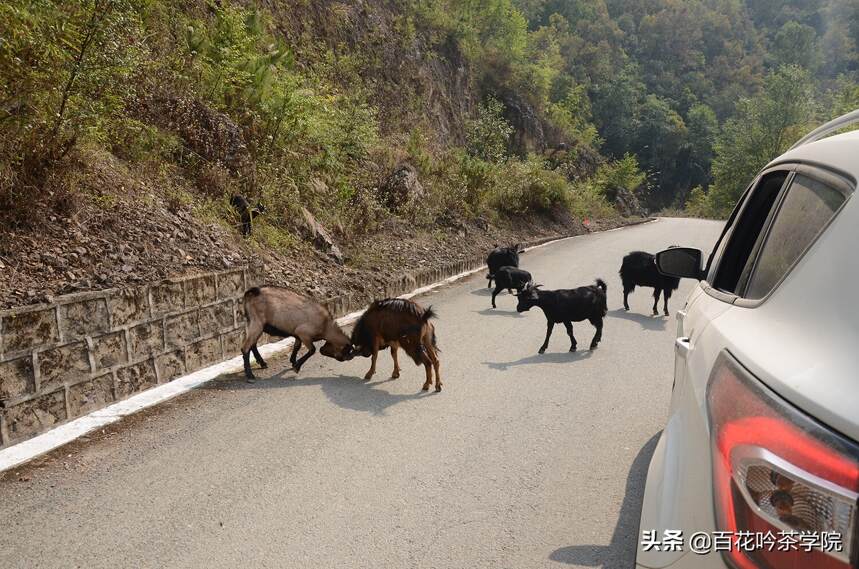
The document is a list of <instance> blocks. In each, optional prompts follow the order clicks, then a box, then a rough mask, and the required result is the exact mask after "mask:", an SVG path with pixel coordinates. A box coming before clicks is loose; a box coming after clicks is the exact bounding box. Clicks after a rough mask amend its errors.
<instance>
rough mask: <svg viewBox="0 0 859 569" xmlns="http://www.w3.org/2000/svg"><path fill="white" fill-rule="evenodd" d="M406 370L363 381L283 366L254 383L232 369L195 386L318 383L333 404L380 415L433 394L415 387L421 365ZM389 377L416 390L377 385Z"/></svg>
mask: <svg viewBox="0 0 859 569" xmlns="http://www.w3.org/2000/svg"><path fill="white" fill-rule="evenodd" d="M407 375H408V374H407V373H406V371H405V370H403V377H401V378H400V379H397V380H393V379H390V378H387V377H386V373H385V372H383V371H381V370H380V371H379V372H378V373H377V374H376V377H383V378H385V379H381V380H379V381H370V382H367V381H364V380H363V379H361V378H359V377H355V376H347V375H337V376H330V377H300V376H299V377H295V372H293V371H292V370H290V369H285V370H283V371H281V372H279V373H277V374H275V375H273V376H271V377H266V378H262V377H260V378H257V379H256V381H255V382H254V383H248V382H247V381H245V378H244V375H242V374H241V373H235V374H231V375H225V376H222V377H221V378H219V379H216V380H214V381H210V382H208V383H206V384H204V385H201V386H200V387H199V388H198V389H211V390H216V391H239V390H244V389H288V388H294V387H306V386H313V385H318V386H320V387H321V388H322V392H323V393H324V394H325V396H326V397H327V398H328V399H329V400H330V401H331V402H332V403H334V404H335V405H337V406H338V407H341V408H343V409H349V410H352V411H361V412H364V413H370V414H373V415H384V414H385V410H386V409H388V408H389V407H392V406H394V405H396V404H397V403H402V402H403V401H410V400H414V399H423V398H425V397H431V396H432V395H435V394H436V393H435V391H428V392H427V391H419V390H420V388H421V386H422V385H423V382H424V379H425V376H424V374H423V368H421V370H420V374H416V375H414V377H406V376H407ZM390 381H405V382H409V383H414V385H415V390H418V391H417V393H405V394H399V393H388V392H387V391H385V390H383V389H380V387H381V386H382V385H383V384H385V383H388V382H390Z"/></svg>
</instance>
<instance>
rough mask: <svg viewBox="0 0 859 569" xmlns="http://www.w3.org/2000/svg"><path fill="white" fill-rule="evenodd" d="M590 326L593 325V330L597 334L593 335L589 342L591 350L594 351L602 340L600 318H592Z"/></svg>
mask: <svg viewBox="0 0 859 569" xmlns="http://www.w3.org/2000/svg"><path fill="white" fill-rule="evenodd" d="M591 324H593V325H594V328H596V329H597V333H596V334H594V339H593V340H591V349H592V350H595V349H596V348H597V346H598V345H599V343H600V340H602V318H594V319H592V320H591Z"/></svg>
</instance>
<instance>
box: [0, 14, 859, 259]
mask: <svg viewBox="0 0 859 569" xmlns="http://www.w3.org/2000/svg"><path fill="white" fill-rule="evenodd" d="M288 4H289V5H288V6H279V5H277V4H271V5H269V4H265V5H264V4H262V3H254V2H234V1H226V0H225V1H222V2H214V1H211V0H196V1H190V2H172V1H169V0H74V1H71V2H58V1H56V0H11V1H8V2H3V3H2V5H0V29H2V30H3V32H2V34H3V37H2V41H0V84H2V86H3V88H2V91H0V216H2V218H3V219H2V221H3V223H4V224H6V225H7V226H10V227H15V228H17V229H21V230H23V229H26V228H28V227H29V228H36V227H37V226H38V225H39V223H42V222H44V221H45V220H46V219H50V216H51V215H59V216H73V215H75V212H77V211H79V210H81V209H82V208H93V207H96V208H102V209H104V210H110V209H111V204H112V203H113V201H114V200H115V199H117V196H116V195H115V194H120V197H122V193H123V192H126V193H128V192H132V193H133V192H137V193H138V194H139V199H148V200H152V199H161V200H164V202H165V203H166V204H167V206H168V207H171V208H176V209H180V208H188V209H190V210H191V211H192V212H193V214H194V215H195V216H196V217H198V218H199V219H202V220H204V221H206V222H214V223H219V224H221V225H223V226H224V227H225V228H234V226H235V223H236V219H235V214H234V212H233V211H232V210H231V208H230V207H229V199H230V196H231V195H233V194H242V195H245V196H247V197H248V198H249V199H250V200H252V201H254V202H256V201H260V202H263V203H264V204H265V205H266V209H267V212H266V215H265V216H263V217H261V218H260V220H259V223H258V225H257V227H256V231H255V232H254V239H256V240H257V242H258V243H259V244H260V245H263V246H267V247H272V248H275V249H289V248H290V247H292V246H294V245H295V244H296V243H297V240H298V237H297V235H298V229H297V224H298V221H297V220H300V219H301V216H302V211H303V210H307V211H309V212H312V214H313V215H314V216H315V217H316V218H317V219H319V220H320V221H321V222H322V223H323V224H325V225H326V226H328V227H333V228H335V230H336V232H337V233H339V234H342V235H347V236H348V235H358V234H362V233H368V232H373V231H376V230H378V228H379V227H380V226H381V225H382V224H383V223H384V221H385V220H386V219H389V218H391V217H397V218H400V219H402V220H406V221H408V222H409V223H411V224H413V225H414V226H417V227H427V228H432V227H435V226H437V225H439V224H442V225H444V224H445V223H460V222H462V221H474V220H482V221H483V222H486V221H489V222H497V221H500V220H504V219H510V218H511V217H516V216H522V215H528V216H544V215H553V216H557V215H559V214H564V215H569V214H571V215H573V216H575V217H577V218H600V217H611V216H616V215H618V214H619V213H618V211H621V212H624V213H627V212H628V210H629V209H630V208H631V210H635V209H636V206H637V203H632V202H638V201H639V200H640V201H641V202H643V203H644V204H645V205H646V206H647V207H648V208H649V209H651V210H656V209H661V208H667V207H674V208H685V210H686V211H687V212H688V213H690V214H692V215H700V216H712V217H720V216H724V215H725V214H726V212H727V211H729V210H730V207H731V206H732V204H733V203H734V201H735V200H736V198H737V196H738V195H739V192H740V191H742V189H743V186H744V184H745V183H746V182H747V181H748V180H749V178H750V177H751V175H752V174H753V173H754V172H755V171H756V170H757V169H758V168H760V167H761V166H762V165H763V164H764V163H766V162H767V161H768V160H769V159H770V158H772V157H773V156H774V155H775V154H777V153H778V152H780V151H782V150H784V149H785V148H786V147H787V146H788V145H789V144H790V143H792V142H793V141H794V140H795V139H796V138H797V137H798V136H799V135H800V133H802V132H803V131H805V130H806V129H808V128H809V127H810V126H811V125H813V124H815V123H817V122H819V121H821V120H824V119H826V118H830V117H831V116H833V115H835V114H838V113H839V112H842V111H845V110H847V109H852V108H856V107H859V86H857V85H859V84H857V74H859V55H857V53H859V52H857V46H856V41H857V38H859V7H857V6H856V4H855V3H853V2H849V1H847V0H826V1H825V2H809V1H806V0H767V1H761V2H733V1H728V0H712V1H706V2H705V1H700V2H698V1H696V2H680V1H678V0H658V1H656V2H652V1H649V0H648V1H644V0H637V1H634V2H626V1H623V2H621V1H619V0H563V1H562V0H468V1H464V2H463V1H455V0H427V1H421V2H412V1H408V0H401V1H398V2H393V3H385V2H367V3H365V6H364V7H363V8H357V7H353V6H349V5H348V4H346V3H336V2H319V3H316V2H294V3H288ZM264 6H266V7H264ZM397 66H399V67H397ZM404 162H407V163H408V164H410V165H412V166H413V167H414V169H415V170H416V173H417V177H418V179H419V180H420V183H421V186H422V189H423V191H424V193H420V192H417V193H415V194H414V195H409V196H406V197H407V199H405V200H401V201H403V203H401V204H399V203H398V204H397V207H391V203H392V201H391V199H390V196H386V195H385V192H387V191H390V188H388V187H386V184H385V180H386V179H387V178H388V176H389V175H390V173H391V172H392V171H394V170H395V169H396V168H397V167H398V166H399V165H400V164H402V163H404ZM107 171H109V173H106V172H107ZM106 182H110V183H106ZM619 204H620V205H619ZM621 206H622V207H621ZM627 206H630V207H627ZM35 212H39V213H38V214H36V213H35ZM43 214H44V215H43Z"/></svg>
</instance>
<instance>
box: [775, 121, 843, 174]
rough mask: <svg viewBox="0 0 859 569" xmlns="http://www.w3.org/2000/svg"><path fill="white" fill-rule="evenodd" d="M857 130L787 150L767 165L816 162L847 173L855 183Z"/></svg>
mask: <svg viewBox="0 0 859 569" xmlns="http://www.w3.org/2000/svg"><path fill="white" fill-rule="evenodd" d="M857 156H859V130H854V131H851V132H846V133H843V134H837V135H835V136H830V137H828V138H824V139H822V140H818V141H816V142H809V143H808V144H803V145H802V146H798V147H796V148H793V149H791V150H788V151H787V152H785V153H784V154H782V155H781V156H779V157H778V158H776V159H775V160H773V161H772V162H770V164H769V165H768V166H767V167H768V168H769V167H772V166H776V165H778V164H782V163H785V162H803V163H808V164H816V165H819V166H824V167H827V168H829V169H833V170H837V171H839V172H840V173H841V174H845V175H847V176H848V177H849V178H851V181H852V182H853V183H854V184H855V183H856V181H857V180H859V160H857V159H856V158H857Z"/></svg>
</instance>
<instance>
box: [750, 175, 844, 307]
mask: <svg viewBox="0 0 859 569" xmlns="http://www.w3.org/2000/svg"><path fill="white" fill-rule="evenodd" d="M844 199H845V198H844V195H843V194H842V193H841V192H839V191H837V190H835V189H833V188H831V187H829V186H827V185H825V184H823V183H822V182H818V181H817V180H813V179H811V178H808V177H806V176H803V175H800V174H798V175H797V176H796V177H794V179H793V181H792V182H791V184H790V187H789V188H788V190H787V194H786V196H785V198H784V202H783V203H782V205H781V207H780V208H779V210H778V213H777V214H776V216H775V220H774V221H773V223H772V226H771V229H770V231H769V234H768V235H767V237H766V241H765V242H764V244H763V246H762V247H761V250H760V255H759V256H758V258H757V261H756V263H755V268H754V273H753V274H752V277H751V279H750V280H749V285H748V288H747V290H746V293H745V294H744V295H743V296H745V297H746V298H750V299H759V298H763V297H764V296H766V295H767V294H769V292H770V291H771V290H772V289H773V287H774V286H775V285H776V283H778V282H779V281H780V280H781V278H782V277H783V276H784V275H785V274H787V272H788V270H790V268H791V267H792V266H793V264H794V263H795V262H796V260H797V259H799V257H800V256H801V255H802V253H803V252H804V251H805V250H806V249H807V248H808V246H809V245H810V244H811V243H812V241H814V239H815V237H817V235H818V234H819V233H820V232H821V231H822V230H823V228H824V227H825V226H826V224H827V223H829V220H830V219H832V216H833V215H835V212H836V211H837V210H838V208H839V207H840V206H841V204H842V203H844Z"/></svg>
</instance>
